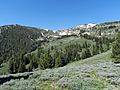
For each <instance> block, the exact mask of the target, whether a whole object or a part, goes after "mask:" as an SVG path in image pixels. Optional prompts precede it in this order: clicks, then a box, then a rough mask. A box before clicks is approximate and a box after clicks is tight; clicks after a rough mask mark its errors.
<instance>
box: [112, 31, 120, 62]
mask: <svg viewBox="0 0 120 90" xmlns="http://www.w3.org/2000/svg"><path fill="white" fill-rule="evenodd" d="M112 57H113V58H115V59H114V60H113V62H115V63H120V33H118V35H117V36H116V40H115V42H113V43H112Z"/></svg>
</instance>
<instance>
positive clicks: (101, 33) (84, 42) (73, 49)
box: [0, 21, 120, 90]
mask: <svg viewBox="0 0 120 90" xmlns="http://www.w3.org/2000/svg"><path fill="white" fill-rule="evenodd" d="M119 32H120V22H119V21H116V22H105V23H101V24H82V25H78V26H75V27H72V28H69V29H65V30H56V31H55V30H49V29H40V28H35V27H29V26H22V25H18V24H16V25H5V26H0V75H3V76H0V84H1V85H0V89H1V90H8V88H9V89H12V90H15V89H18V90H21V89H23V90H24V89H25V88H27V89H29V90H34V89H35V90H36V89H37V90H41V89H42V90H53V89H58V90H61V89H63V90H71V89H72V90H78V89H80V88H81V89H85V90H93V89H94V90H98V89H99V90H103V89H105V90H106V89H107V90H108V89H111V90H117V89H118V90H119V87H120V84H119V73H118V72H119V63H118V62H116V63H118V64H115V63H113V61H114V60H113V59H114V57H116V59H117V60H115V61H119V60H118V58H119V57H118V56H119V54H118V53H119V51H117V53H116V50H118V49H117V48H116V47H119V39H117V38H119V37H117V38H116V35H117V34H118V33H119ZM118 36H119V35H118ZM114 41H115V42H114ZM113 42H114V43H113ZM112 46H114V48H112V50H111V47H112ZM111 51H112V52H113V51H114V54H113V56H114V57H113V56H112V54H111V53H112V52H111ZM111 57H112V58H111ZM110 68H111V69H110ZM109 70H110V71H109ZM114 71H116V72H115V73H114ZM26 72H27V73H26ZM5 74H8V75H5ZM4 75H5V76H4ZM17 79H20V80H19V81H18V80H17ZM77 80H79V81H77ZM91 82H92V83H91ZM13 83H14V84H13ZM25 83H26V84H25ZM23 84H24V85H23ZM17 85H20V87H17ZM22 86H23V87H22ZM20 88H21V89H20Z"/></svg>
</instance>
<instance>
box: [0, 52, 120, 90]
mask: <svg viewBox="0 0 120 90" xmlns="http://www.w3.org/2000/svg"><path fill="white" fill-rule="evenodd" d="M110 54H111V51H108V52H105V53H102V54H99V55H96V56H93V57H91V58H88V59H85V60H82V61H77V62H73V63H70V64H68V65H67V66H64V67H60V68H55V69H46V70H39V71H35V72H34V73H33V75H31V76H30V77H29V78H28V79H25V80H24V79H20V80H11V81H9V82H7V83H4V84H3V85H1V86H0V89H2V90H9V89H12V90H16V89H17V90H21V89H24V90H28V89H29V90H34V89H35V90H36V89H37V90H119V89H120V73H119V72H120V69H119V68H120V65H115V64H114V63H112V62H111V61H112V59H111V58H110Z"/></svg>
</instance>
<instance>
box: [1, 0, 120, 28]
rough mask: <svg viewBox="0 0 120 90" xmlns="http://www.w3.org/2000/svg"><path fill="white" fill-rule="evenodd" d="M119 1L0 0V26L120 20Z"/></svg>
mask: <svg viewBox="0 0 120 90" xmlns="http://www.w3.org/2000/svg"><path fill="white" fill-rule="evenodd" d="M119 9H120V0H0V25H6V24H21V25H27V26H34V27H40V28H48V29H54V30H57V29H65V28H70V27H73V26H76V25H79V24H87V23H101V22H107V21H118V20H120V10H119Z"/></svg>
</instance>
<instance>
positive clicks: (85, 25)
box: [76, 23, 96, 29]
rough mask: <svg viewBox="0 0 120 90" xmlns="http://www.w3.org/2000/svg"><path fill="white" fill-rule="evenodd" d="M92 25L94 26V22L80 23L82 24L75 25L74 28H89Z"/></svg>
mask: <svg viewBox="0 0 120 90" xmlns="http://www.w3.org/2000/svg"><path fill="white" fill-rule="evenodd" d="M94 26H96V24H91V23H90V24H82V25H79V26H77V27H76V28H81V29H83V28H86V29H89V28H92V27H94Z"/></svg>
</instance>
